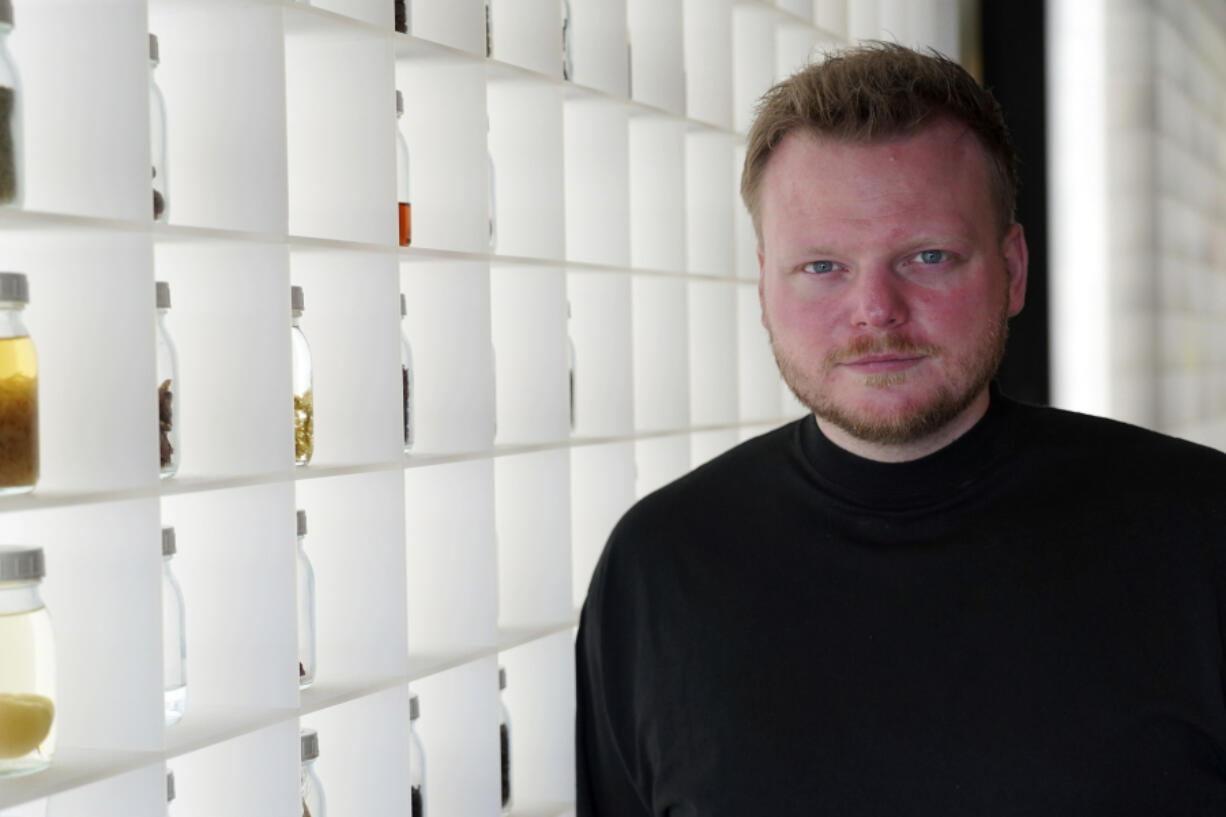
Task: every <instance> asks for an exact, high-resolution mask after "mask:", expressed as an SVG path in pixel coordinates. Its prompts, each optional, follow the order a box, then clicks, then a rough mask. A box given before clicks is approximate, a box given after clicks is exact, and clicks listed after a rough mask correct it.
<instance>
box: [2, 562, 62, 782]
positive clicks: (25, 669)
mask: <svg viewBox="0 0 1226 817" xmlns="http://www.w3.org/2000/svg"><path fill="white" fill-rule="evenodd" d="M45 572H46V571H45V563H44V560H43V549H42V548H38V547H0V656H3V659H4V660H2V661H0V777H6V776H11V775H19V774H29V773H31V772H37V771H39V770H41V769H45V768H47V767H48V766H50V765H51V757H52V755H53V754H54V753H55V732H56V724H55V634H54V632H53V631H52V629H51V615H50V614H49V613H48V612H47V608H46V607H45V606H44V605H43V600H42V596H41V594H40V592H39V588H40V586H41V584H42V578H43V575H44V574H45Z"/></svg>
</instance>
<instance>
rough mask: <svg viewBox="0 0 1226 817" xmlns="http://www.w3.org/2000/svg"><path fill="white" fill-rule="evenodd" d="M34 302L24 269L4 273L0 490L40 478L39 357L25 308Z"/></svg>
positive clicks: (0, 286) (29, 485)
mask: <svg viewBox="0 0 1226 817" xmlns="http://www.w3.org/2000/svg"><path fill="white" fill-rule="evenodd" d="M29 301H30V290H29V284H28V282H27V281H26V277H25V275H23V274H22V273H20V272H0V495H5V494H24V493H28V492H30V491H32V490H34V484H35V483H36V482H38V357H37V355H36V354H35V352H34V342H33V341H32V340H30V333H29V332H27V331H26V327H25V322H24V321H23V320H22V310H23V309H25V306H26V304H27V303H29Z"/></svg>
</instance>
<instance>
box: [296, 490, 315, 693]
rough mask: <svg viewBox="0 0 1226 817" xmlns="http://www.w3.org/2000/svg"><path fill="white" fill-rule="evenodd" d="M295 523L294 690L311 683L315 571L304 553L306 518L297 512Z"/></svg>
mask: <svg viewBox="0 0 1226 817" xmlns="http://www.w3.org/2000/svg"><path fill="white" fill-rule="evenodd" d="M297 523H298V548H297V561H298V687H299V689H306V688H307V687H309V686H310V685H311V684H313V683H315V568H313V567H312V566H311V560H310V558H308V557H307V552H306V533H307V516H306V511H304V510H302V509H301V508H300V509H299V510H298V514H297Z"/></svg>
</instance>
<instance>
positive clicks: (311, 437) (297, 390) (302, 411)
mask: <svg viewBox="0 0 1226 817" xmlns="http://www.w3.org/2000/svg"><path fill="white" fill-rule="evenodd" d="M305 308H306V299H305V297H304V296H303V293H302V287H290V315H291V324H290V355H291V358H292V364H293V369H294V370H293V377H292V383H293V389H294V464H295V465H306V464H307V463H308V462H310V461H311V455H312V454H314V453H315V398H314V396H313V395H312V392H311V380H312V372H311V346H310V344H308V343H307V339H306V335H304V334H302V326H301V325H300V321H301V320H302V313H303V311H304V310H305Z"/></svg>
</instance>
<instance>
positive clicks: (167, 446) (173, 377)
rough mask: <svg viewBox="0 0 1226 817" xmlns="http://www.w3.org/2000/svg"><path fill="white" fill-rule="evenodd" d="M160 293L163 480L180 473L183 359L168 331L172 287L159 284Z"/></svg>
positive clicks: (160, 389) (159, 370)
mask: <svg viewBox="0 0 1226 817" xmlns="http://www.w3.org/2000/svg"><path fill="white" fill-rule="evenodd" d="M155 289H156V292H157V383H158V462H159V467H160V469H161V470H160V473H161V476H162V479H166V478H167V477H173V476H174V475H175V473H176V472H178V470H179V358H178V356H177V355H176V354H175V345H174V344H173V343H171V341H170V334H169V333H168V332H167V331H166V313H167V312H169V311H170V284H168V283H166V282H165V281H157V282H155Z"/></svg>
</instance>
